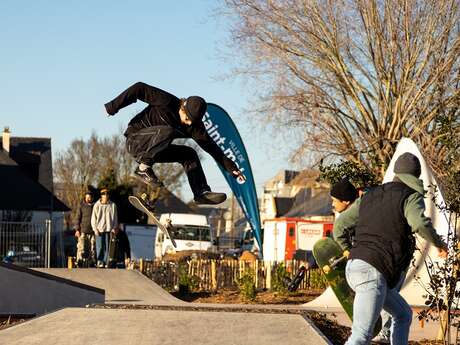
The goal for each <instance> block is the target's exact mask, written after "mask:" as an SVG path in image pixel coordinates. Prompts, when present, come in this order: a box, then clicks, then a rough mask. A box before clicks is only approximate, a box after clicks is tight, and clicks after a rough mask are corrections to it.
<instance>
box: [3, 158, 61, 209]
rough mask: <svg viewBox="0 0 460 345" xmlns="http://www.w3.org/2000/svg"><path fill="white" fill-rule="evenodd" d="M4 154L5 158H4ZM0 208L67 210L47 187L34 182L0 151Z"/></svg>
mask: <svg viewBox="0 0 460 345" xmlns="http://www.w3.org/2000/svg"><path fill="white" fill-rule="evenodd" d="M5 156H6V158H5ZM0 190H1V191H2V195H3V196H4V197H3V198H0V210H17V211H20V210H21V211H23V210H28V211H49V210H51V209H53V211H62V212H65V211H69V208H68V207H67V206H66V205H65V204H64V203H62V201H60V200H59V199H57V198H56V197H55V196H54V195H53V194H52V193H51V192H50V191H49V190H48V189H46V188H45V187H44V186H42V185H41V184H40V183H37V182H35V181H34V180H32V179H31V178H30V177H29V176H27V175H26V174H25V173H24V171H23V170H22V169H21V168H20V167H19V166H18V165H17V164H15V163H14V162H11V159H9V158H8V156H7V155H6V154H5V153H4V151H0Z"/></svg>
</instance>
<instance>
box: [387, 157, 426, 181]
mask: <svg viewBox="0 0 460 345" xmlns="http://www.w3.org/2000/svg"><path fill="white" fill-rule="evenodd" d="M393 171H394V172H395V174H411V175H414V176H415V177H419V176H420V174H421V172H422V168H421V166H420V161H419V160H418V158H417V157H416V156H414V155H413V154H412V153H409V152H406V153H403V154H402V155H401V156H399V157H398V159H397V160H396V162H395V167H394V169H393Z"/></svg>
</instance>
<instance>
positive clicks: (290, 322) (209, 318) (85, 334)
mask: <svg viewBox="0 0 460 345" xmlns="http://www.w3.org/2000/svg"><path fill="white" fill-rule="evenodd" d="M36 271H38V272H41V273H42V274H49V275H53V276H55V277H59V278H60V279H65V280H71V281H74V282H76V284H85V285H89V286H92V287H94V288H97V289H99V290H103V291H105V304H106V305H108V306H107V308H104V307H103V304H102V303H99V305H98V308H75V307H68V308H63V309H58V310H55V311H53V312H50V313H47V314H45V315H42V316H39V317H36V318H34V319H32V320H30V321H27V322H24V323H21V324H18V325H14V326H12V327H9V328H7V329H4V330H2V331H0V344H18V345H19V344H66V345H71V344H75V345H77V344H82V345H88V344H91V345H93V344H94V345H97V344H104V345H105V344H113V345H118V344H120V345H121V344H123V345H124V344H135V345H143V344H180V343H186V344H191V345H194V344H222V345H226V344H251V345H257V344H264V345H271V344H277V345H279V344H292V343H295V344H330V342H329V341H328V340H327V339H326V338H325V337H324V335H323V334H322V333H321V332H320V331H319V330H318V329H317V328H316V327H315V326H314V325H313V323H312V322H311V321H310V320H309V319H308V318H306V317H305V316H304V315H302V314H300V313H299V310H305V311H307V310H316V311H319V312H323V313H326V315H328V317H329V318H331V319H332V320H336V321H337V322H338V323H339V324H342V325H346V326H351V322H350V320H349V319H348V318H347V316H346V314H345V313H344V312H343V310H341V309H340V308H331V307H326V308H324V307H313V306H310V305H300V306H299V305H263V306H261V305H224V304H204V303H188V302H184V301H181V300H179V299H177V298H175V297H174V296H172V295H171V294H169V293H168V292H166V291H165V290H163V289H162V288H161V287H160V286H158V285H157V284H155V283H154V282H153V281H151V280H149V279H148V278H147V277H145V276H143V275H142V274H141V273H139V272H138V271H133V270H110V269H72V270H69V269H36ZM25 279H27V275H26V276H25ZM69 298H71V296H69ZM139 307H141V308H139ZM143 307H146V308H143ZM147 307H148V308H147ZM133 308H134V309H133ZM136 308H139V309H136ZM37 315H40V313H37ZM416 315H417V313H416V312H414V321H413V323H412V326H411V333H410V339H411V340H421V339H433V338H435V337H436V334H437V331H438V327H437V324H436V323H426V324H425V325H424V327H423V328H422V327H421V324H420V323H419V322H418V321H417V320H416V319H415V318H416Z"/></svg>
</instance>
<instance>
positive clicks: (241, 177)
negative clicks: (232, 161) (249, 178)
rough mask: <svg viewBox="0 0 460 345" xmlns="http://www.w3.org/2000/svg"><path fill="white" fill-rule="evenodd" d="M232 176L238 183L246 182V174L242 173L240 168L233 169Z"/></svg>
mask: <svg viewBox="0 0 460 345" xmlns="http://www.w3.org/2000/svg"><path fill="white" fill-rule="evenodd" d="M232 176H233V177H234V178H235V179H236V180H237V181H238V182H239V183H244V182H246V176H244V175H243V173H242V172H241V170H233V171H232Z"/></svg>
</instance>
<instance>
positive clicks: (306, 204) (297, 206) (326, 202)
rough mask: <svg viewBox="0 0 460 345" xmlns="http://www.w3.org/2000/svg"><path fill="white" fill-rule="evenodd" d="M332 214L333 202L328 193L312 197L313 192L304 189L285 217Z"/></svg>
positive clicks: (324, 191)
mask: <svg viewBox="0 0 460 345" xmlns="http://www.w3.org/2000/svg"><path fill="white" fill-rule="evenodd" d="M332 214H333V212H332V202H331V197H330V195H329V192H328V191H326V190H323V191H320V192H319V193H318V194H316V195H314V196H313V197H311V192H309V191H308V190H307V188H304V189H302V190H301V191H299V193H297V195H296V197H295V201H294V204H293V205H292V207H291V209H290V210H289V211H288V212H287V213H286V214H284V215H283V217H305V216H330V215H332Z"/></svg>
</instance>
